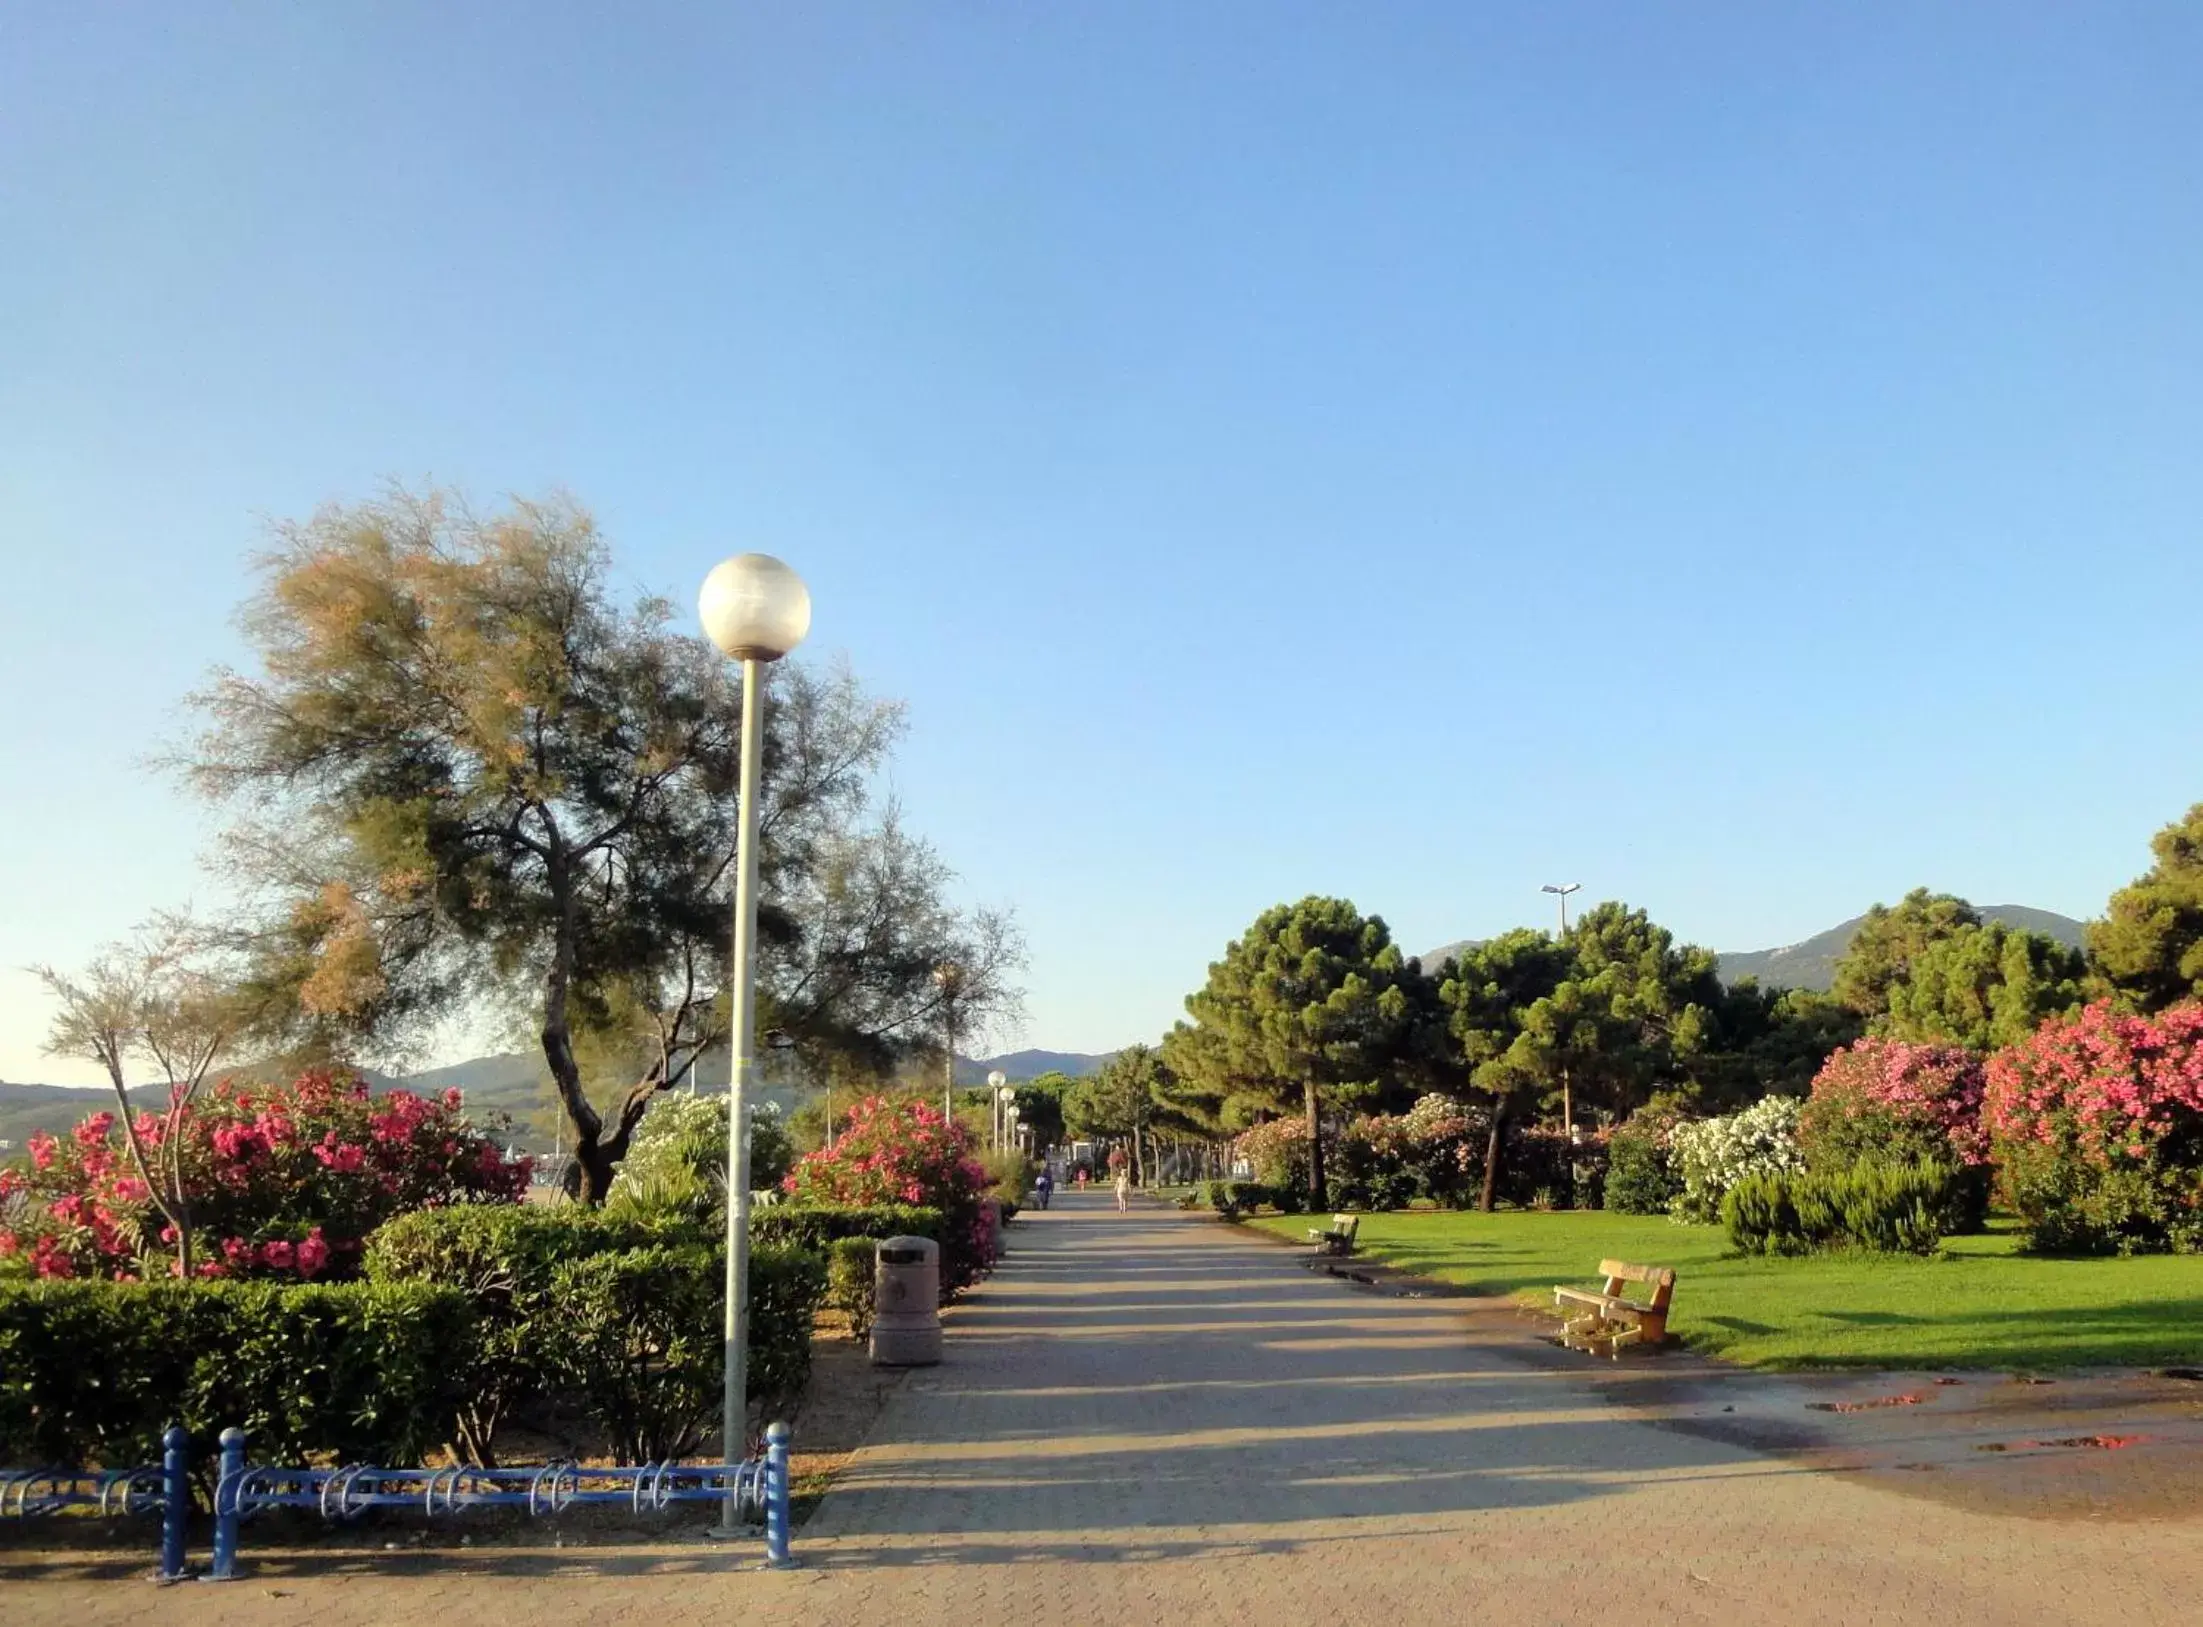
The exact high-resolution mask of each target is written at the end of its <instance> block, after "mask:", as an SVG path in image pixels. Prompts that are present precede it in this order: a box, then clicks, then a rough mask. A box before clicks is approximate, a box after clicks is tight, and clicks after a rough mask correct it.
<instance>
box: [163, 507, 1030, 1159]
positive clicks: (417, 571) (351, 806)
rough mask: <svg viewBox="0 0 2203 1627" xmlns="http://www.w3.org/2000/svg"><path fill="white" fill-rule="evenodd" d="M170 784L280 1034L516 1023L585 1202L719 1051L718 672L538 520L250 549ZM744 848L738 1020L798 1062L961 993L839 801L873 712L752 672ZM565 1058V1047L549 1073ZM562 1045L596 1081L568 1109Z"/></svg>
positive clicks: (724, 828)
mask: <svg viewBox="0 0 2203 1627" xmlns="http://www.w3.org/2000/svg"><path fill="white" fill-rule="evenodd" d="M258 568H259V575H260V582H259V590H258V592H257V593H256V594H255V595H254V597H253V598H252V599H251V600H250V601H249V602H248V604H247V605H246V607H245V609H244V612H243V615H242V618H241V621H242V626H243V630H244V632H245V634H246V637H247V639H248V641H249V643H250V645H251V647H252V649H253V652H254V654H255V655H256V656H257V658H258V667H259V670H258V671H257V672H252V673H241V672H230V671H223V672H218V673H217V674H216V675H215V678H214V681H213V683H212V685H211V687H210V688H209V689H208V690H207V691H205V692H204V693H203V694H202V695H201V696H199V697H197V700H198V703H199V704H200V706H201V707H202V708H203V710H204V711H205V713H206V714H207V716H208V718H209V719H210V727H209V729H208V730H207V732H206V734H205V735H204V737H203V739H202V740H201V742H200V744H199V746H198V749H197V751H196V752H195V753H194V754H193V756H192V757H191V759H190V761H189V762H188V764H187V766H188V768H189V769H190V771H191V773H192V775H193V777H194V778H195V779H196V782H197V783H198V784H199V785H200V786H201V787H202V788H203V789H204V790H205V791H206V792H208V793H209V794H210V795H212V796H214V797H216V798H218V799H220V800H222V801H224V802H225V803H227V804H230V805H232V806H234V807H236V808H238V809H239V811H240V815H241V817H240V820H239V823H238V825H237V826H236V827H235V828H234V829H233V830H232V831H231V833H230V838H229V849H230V852H231V855H232V857H233V858H234V860H235V861H236V868H237V869H238V871H239V872H240V874H241V875H242V876H243V877H244V878H246V879H248V880H249V881H251V882H253V883H255V884H256V887H255V889H254V891H253V894H252V900H253V916H252V920H251V921H250V923H249V928H250V930H249V932H248V933H247V936H248V938H249V939H250V941H251V943H252V945H253V947H254V965H255V968H256V974H257V977H258V980H259V983H260V985H261V986H262V987H263V989H264V990H266V991H270V992H272V993H274V994H279V995H281V996H283V998H282V999H279V1000H277V1001H275V1002H274V1005H275V1008H276V1009H280V1010H282V1011H283V1012H285V1013H286V1014H287V1022H288V1028H289V1033H288V1034H287V1036H286V1037H287V1038H288V1039H289V1040H290V1041H291V1042H292V1043H294V1044H296V1045H299V1046H302V1047H305V1048H308V1049H313V1050H319V1051H322V1052H325V1053H328V1052H335V1053H339V1054H342V1053H345V1052H349V1051H357V1050H359V1049H361V1048H363V1047H375V1046H381V1047H385V1048H387V1047H390V1046H392V1045H397V1044H402V1043H404V1042H405V1041H406V1039H407V1038H408V1037H409V1036H418V1035H420V1034H422V1033H424V1032H425V1031H427V1030H428V1029H429V1028H430V1027H432V1026H433V1025H434V1024H435V1023H437V1022H439V1021H441V1020H444V1019H446V1018H449V1017H452V1016H454V1015H458V1014H462V1013H464V1014H472V1013H475V1012H477V1011H479V1010H480V1009H481V1008H482V1007H483V1006H484V1005H485V1004H488V1005H492V1006H501V1007H503V1008H504V1009H505V1010H507V1011H510V1012H514V1013H518V1014H523V1015H524V1020H526V1021H528V1022H529V1023H531V1024H532V1025H533V1026H534V1028H535V1030H536V1033H537V1035H538V1037H539V1039H540V1042H541V1046H542V1051H543V1058H544V1062H545V1064H546V1066H547V1069H548V1071H549V1073H550V1076H551V1080H552V1084H553V1087H554V1089H555V1090H556V1092H557V1095H558V1099H559V1103H560V1107H561V1110H562V1112H563V1114H564V1116H565V1118H566V1120H567V1123H568V1126H569V1128H570V1131H571V1142H572V1146H573V1149H574V1156H575V1161H576V1165H577V1167H578V1171H579V1190H580V1195H581V1196H582V1197H583V1198H584V1199H585V1200H587V1201H592V1202H594V1201H598V1200H601V1199H602V1198H603V1196H604V1195H605V1193H606V1191H607V1190H608V1188H609V1187H610V1185H611V1180H612V1173H613V1169H614V1166H615V1165H616V1164H617V1163H618V1161H619V1159H620V1158H621V1157H622V1156H623V1155H624V1153H625V1151H626V1148H627V1146H628V1142H629V1139H630V1137H631V1136H632V1135H633V1133H634V1129H635V1126H636V1124H637V1123H638V1122H639V1121H640V1119H641V1118H642V1116H643V1113H644V1112H645V1111H646V1110H647V1108H648V1107H649V1105H650V1102H651V1101H652V1099H653V1098H654V1097H655V1096H656V1095H657V1093H659V1092H661V1091H663V1090H666V1089H667V1088H669V1087H671V1086H673V1085H674V1084H676V1083H678V1082H680V1081H681V1080H682V1079H684V1078H686V1077H687V1076H688V1075H689V1073H690V1072H691V1071H692V1070H693V1069H694V1068H695V1066H696V1064H697V1060H698V1058H699V1057H700V1056H701V1055H703V1054H704V1053H705V1052H706V1051H708V1050H710V1049H712V1048H714V1047H716V1046H723V1045H724V1044H725V1043H726V1036H727V1016H726V1013H727V1009H728V1000H727V990H726V974H727V966H726V955H727V949H726V943H727V935H728V919H729V901H730V895H731V892H732V886H733V871H734V854H735V831H736V814H737V808H736V792H737V786H738V779H739V775H738V769H739V760H738V748H739V731H740V694H739V679H738V677H737V675H736V673H735V671H734V670H733V669H732V668H731V667H730V665H729V663H727V662H725V661H724V660H722V659H721V658H720V657H719V656H718V654H717V653H716V652H715V651H713V650H712V649H711V648H710V647H709V646H708V645H707V644H706V643H705V642H704V640H703V639H702V638H700V637H696V636H689V635H686V634H682V633H676V632H675V631H673V630H672V626H671V623H672V620H673V607H672V606H671V605H670V604H669V603H668V602H667V601H665V600H663V599H659V598H652V597H643V598H640V599H637V600H636V601H634V602H633V603H632V604H629V605H625V606H622V605H620V604H616V603H615V602H614V599H613V595H612V593H611V591H610V589H609V587H608V584H607V577H608V574H609V569H610V561H609V556H608V552H607V549H606V547H605V544H604V542H603V540H602V538H601V537H600V536H599V534H598V532H597V529H596V527H595V525H594V523H593V522H592V521H591V520H590V518H589V516H588V515H587V514H586V513H585V512H583V511H582V510H581V509H580V508H578V507H577V506H575V505H574V504H572V503H571V502H569V501H566V500H563V499H560V500H553V501H547V502H525V501H522V502H515V503H514V504H512V506H511V507H509V508H508V509H507V510H505V511H504V512H503V513H500V514H495V515H491V516H487V517H481V516H477V515H475V514H474V513H472V512H470V511H469V510H467V509H466V507H465V506H464V505H463V504H462V503H460V502H459V501H457V500H456V499H453V498H451V497H449V496H447V495H444V494H440V493H429V494H425V495H413V494H407V493H398V494H395V495H393V496H391V497H389V498H387V499H385V500H382V501H378V502H371V503H367V504H363V505H360V506H356V507H349V508H346V507H331V508H325V509H323V510H322V511H321V512H319V513H317V514H316V515H315V516H314V517H313V518H312V519H311V520H309V521H306V522H304V523H303V524H293V525H287V526H284V527H281V528H279V530H278V531H277V534H276V545H275V547H274V548H273V549H272V550H271V551H270V552H268V553H267V554H266V555H265V556H263V557H262V558H261V559H260V560H259V561H258ZM770 681H771V682H772V684H773V691H774V692H773V700H772V704H771V705H770V706H769V707H767V708H766V716H767V718H768V719H769V723H768V728H769V730H770V733H769V735H768V737H767V740H766V742H765V749H764V783H763V787H762V791H761V798H762V805H761V807H760V809H759V827H760V834H761V838H762V843H761V850H760V867H759V868H760V883H761V903H760V909H759V936H760V948H761V956H762V959H763V961H764V967H763V971H762V973H761V978H760V982H761V985H762V987H761V1012H760V1016H761V1027H771V1026H778V1027H781V1028H783V1029H786V1030H788V1031H789V1032H790V1033H791V1035H792V1036H793V1037H794V1039H795V1040H796V1041H797V1044H798V1046H799V1047H805V1048H807V1049H808V1051H809V1053H810V1055H811V1058H812V1060H813V1062H814V1063H819V1062H821V1060H822V1059H823V1058H824V1057H825V1056H827V1055H828V1054H831V1053H835V1052H838V1051H847V1050H857V1051H861V1052H864V1053H866V1054H867V1055H869V1056H883V1055H891V1054H893V1053H895V1052H896V1051H897V1049H898V1047H901V1046H905V1045H908V1044H910V1043H913V1042H914V1040H915V1039H916V1038H917V1037H918V1036H921V1035H922V1034H923V1033H924V1032H925V1020H926V1018H927V1016H928V1015H929V1012H930V1008H931V1005H932V1002H933V999H934V996H933V995H932V994H931V993H930V992H929V987H930V985H929V978H930V972H931V969H932V967H934V966H935V965H937V964H939V962H940V961H941V960H943V959H944V958H948V957H949V956H951V955H954V956H956V957H958V958H960V959H962V960H964V961H966V962H968V963H974V964H978V965H981V966H984V967H991V968H993V969H994V977H995V993H996V995H997V996H998V997H999V996H1000V995H1001V994H1002V992H1003V989H1002V975H1003V972H1004V969H1006V968H1007V967H1009V966H1010V965H1012V964H1014V962H1015V959H1016V946H1015V939H1014V934H1013V933H1012V932H1011V930H1010V928H1009V926H1008V923H1007V922H1005V921H1002V920H1001V919H999V918H993V917H979V918H976V919H967V918H965V917H963V916H961V915H959V914H958V913H957V912H955V911H953V910H951V909H950V908H948V907H947V906H946V905H945V904H944V903H943V902H942V900H941V896H940V889H941V885H942V883H943V881H944V879H945V874H946V873H945V871H944V870H943V869H942V867H941V866H940V864H939V861H938V860H937V859H936V858H934V857H933V855H932V854H931V852H930V850H928V849H927V848H926V847H925V846H924V844H922V843H919V842H916V841H914V840H912V839H911V838H908V837H906V836H905V835H903V833H902V832H901V831H900V830H899V829H898V828H897V827H896V825H895V823H894V821H893V819H892V816H891V815H890V817H888V818H887V819H885V820H872V819H871V818H870V816H869V814H868V812H867V810H866V794H867V787H868V784H869V781H870V778H871V776H872V773H873V771H874V770H875V769H876V768H877V767H878V766H879V765H880V764H881V763H882V762H883V760H884V759H885V757H886V755H887V753H888V751H889V749H890V747H891V746H892V744H893V742H894V741H895V739H896V738H897V736H898V734H899V732H900V730H901V727H902V718H901V711H900V709H899V708H898V707H896V706H894V705H892V704H884V703H878V702H874V701H870V700H867V699H866V698H865V696H864V695H863V694H862V693H861V692H860V690H859V689H858V687H857V685H856V683H855V681H854V680H853V679H851V678H850V677H848V676H847V675H846V674H839V675H832V676H824V677H822V676H819V675H817V674H815V673H813V672H812V671H810V670H808V669H805V668H802V667H797V666H791V665H788V664H785V663H783V664H781V665H778V666H776V667H775V668H774V669H773V672H772V676H771V680H770ZM577 1045H578V1046H579V1051H577ZM584 1055H587V1056H591V1057H596V1058H610V1059H613V1060H614V1061H615V1062H616V1063H618V1064H619V1065H621V1066H624V1067H625V1068H627V1069H628V1073H627V1077H625V1078H624V1079H617V1078H615V1079H614V1080H613V1081H612V1085H611V1089H610V1091H609V1092H603V1091H600V1093H599V1097H598V1099H592V1094H591V1091H590V1090H589V1089H588V1088H586V1087H585V1080H584V1067H583V1062H582V1057H583V1056H584Z"/></svg>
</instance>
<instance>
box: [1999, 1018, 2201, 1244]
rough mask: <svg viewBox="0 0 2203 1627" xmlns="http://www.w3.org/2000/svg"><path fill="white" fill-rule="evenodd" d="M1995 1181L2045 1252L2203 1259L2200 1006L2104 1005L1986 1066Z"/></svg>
mask: <svg viewBox="0 0 2203 1627" xmlns="http://www.w3.org/2000/svg"><path fill="white" fill-rule="evenodd" d="M1982 1119H1983V1122H1984V1124H1985V1125H1986V1126H1987V1129H1988V1134H1989V1141H1990V1146H1991V1150H1992V1153H1993V1156H1994V1157H1995V1160H1996V1163H1997V1171H1998V1183H1999V1186H2000V1189H2001V1190H2002V1192H2003V1195H2004V1197H2005V1200H2006V1202H2008V1203H2009V1204H2010V1205H2011V1207H2012V1209H2013V1210H2014V1211H2015V1212H2016V1213H2017V1214H2018V1215H2019V1217H2020V1219H2021V1221H2022V1222H2023V1223H2024V1225H2025V1227H2026V1232H2027V1239H2028V1246H2029V1247H2031V1248H2035V1249H2039V1250H2043V1251H2045V1252H2068V1251H2070V1252H2089V1253H2109V1252H2117V1253H2121V1254H2132V1253H2148V1252H2162V1251H2165V1250H2174V1251H2178V1252H2182V1253H2193V1252H2203V1004H2196V1003H2192V1002H2191V1003H2188V1004H2184V1005H2178V1006H2174V1007H2172V1008H2171V1009H2170V1010H2168V1011H2164V1012H2160V1013H2159V1014H2158V1015H2157V1016H2155V1017H2130V1016H2121V1015H2119V1014H2117V1013H2115V1012H2114V1011H2113V1010H2112V1009H2111V1007H2110V1006H2108V1005H2104V1004H2101V1003H2099V1004H2096V1005H2091V1006H2089V1007H2087V1008H2086V1009H2085V1010H2083V1011H2082V1012H2080V1013H2079V1014H2078V1015H2077V1016H2072V1017H2053V1018H2051V1019H2050V1020H2049V1021H2048V1022H2046V1023H2044V1024H2043V1025H2042V1026H2041V1027H2040V1028H2038V1029H2036V1030H2035V1032H2034V1033H2033V1034H2032V1035H2030V1036H2029V1037H2028V1038H2027V1039H2025V1040H2023V1041H2022V1042H2021V1043H2019V1044H2017V1045H2012V1046H2008V1047H2006V1048H2005V1049H2004V1050H2002V1051H1999V1052H1997V1053H1996V1055H1994V1056H1993V1057H1991V1058H1990V1059H1989V1067H1988V1085H1987V1091H1986V1095H1985V1098H1984V1102H1983V1108H1982Z"/></svg>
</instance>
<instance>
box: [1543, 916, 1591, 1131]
mask: <svg viewBox="0 0 2203 1627" xmlns="http://www.w3.org/2000/svg"><path fill="white" fill-rule="evenodd" d="M1538 890H1539V891H1540V892H1547V893H1552V894H1555V895H1556V896H1558V898H1559V899H1560V935H1561V936H1562V937H1564V938H1565V937H1567V936H1568V895H1569V894H1570V893H1580V892H1582V891H1583V883H1582V882H1580V881H1571V882H1570V883H1569V884H1568V885H1567V886H1565V887H1555V886H1553V885H1551V884H1550V883H1548V884H1547V885H1546V886H1544V887H1541V888H1539V889H1538ZM1560 1127H1561V1131H1562V1133H1563V1134H1564V1135H1566V1136H1567V1137H1568V1143H1569V1145H1570V1146H1574V1145H1575V1141H1576V1103H1575V1099H1574V1097H1573V1096H1572V1095H1571V1094H1570V1092H1569V1089H1568V1064H1567V1062H1566V1061H1563V1062H1562V1063H1561V1065H1560Z"/></svg>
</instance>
